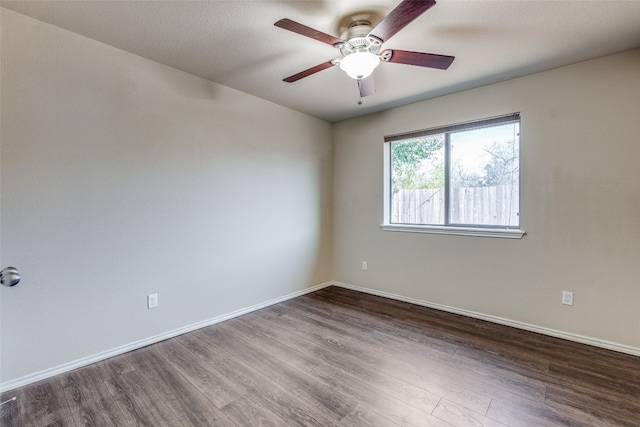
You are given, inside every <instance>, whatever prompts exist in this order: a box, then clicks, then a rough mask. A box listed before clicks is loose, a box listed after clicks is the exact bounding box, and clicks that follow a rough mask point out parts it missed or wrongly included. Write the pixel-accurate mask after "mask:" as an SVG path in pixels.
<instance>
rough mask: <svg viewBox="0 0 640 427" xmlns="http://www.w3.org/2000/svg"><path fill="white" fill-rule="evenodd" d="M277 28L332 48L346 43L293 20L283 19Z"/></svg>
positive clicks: (276, 24) (277, 24)
mask: <svg viewBox="0 0 640 427" xmlns="http://www.w3.org/2000/svg"><path fill="white" fill-rule="evenodd" d="M273 25H275V26H276V27H280V28H284V29H285V30H289V31H293V32H294V33H297V34H300V35H303V36H306V37H310V38H312V39H315V40H318V41H319V42H322V43H326V44H330V45H331V46H333V45H335V44H338V43H340V44H342V43H344V41H343V40H341V39H339V38H337V37H333V36H332V35H329V34H326V33H323V32H322V31H318V30H314V29H313V28H311V27H307V26H306V25H302V24H300V23H298V22H295V21H292V20H291V19H286V18H285V19H281V20H279V21H278V22H276V23H275V24H273Z"/></svg>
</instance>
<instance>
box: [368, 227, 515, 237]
mask: <svg viewBox="0 0 640 427" xmlns="http://www.w3.org/2000/svg"><path fill="white" fill-rule="evenodd" d="M380 228H382V229H383V230H384V231H401V232H406V233H429V234H452V235H454V236H477V237H500V238H503V239H522V236H524V235H525V231H524V230H516V229H513V228H474V227H446V226H438V225H415V224H382V225H381V226H380Z"/></svg>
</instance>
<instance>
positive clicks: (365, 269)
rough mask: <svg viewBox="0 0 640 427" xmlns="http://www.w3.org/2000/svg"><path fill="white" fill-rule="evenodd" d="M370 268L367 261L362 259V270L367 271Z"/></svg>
mask: <svg viewBox="0 0 640 427" xmlns="http://www.w3.org/2000/svg"><path fill="white" fill-rule="evenodd" d="M368 269H369V265H368V264H367V261H362V271H367V270H368Z"/></svg>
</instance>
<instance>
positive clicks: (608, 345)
mask: <svg viewBox="0 0 640 427" xmlns="http://www.w3.org/2000/svg"><path fill="white" fill-rule="evenodd" d="M333 285H334V286H338V287H340V288H345V289H351V290H354V291H359V292H364V293H367V294H371V295H377V296H380V297H385V298H390V299H394V300H398V301H404V302H408V303H411V304H416V305H421V306H423V307H428V308H433V309H436V310H441V311H446V312H449V313H454V314H460V315H463V316H467V317H473V318H475V319H480V320H486V321H488V322H492V323H498V324H500V325H506V326H511V327H514V328H518V329H523V330H525V331H530V332H537V333H539V334H543V335H549V336H552V337H556V338H562V339H565V340H569V341H575V342H579V343H582V344H588V345H591V346H594V347H600V348H605V349H607V350H613V351H617V352H620V353H626V354H631V355H633V356H640V348H637V347H631V346H628V345H624V344H619V343H615V342H610V341H605V340H600V339H596V338H591V337H585V336H583V335H577V334H572V333H569V332H563V331H558V330H555V329H549V328H544V327H541V326H536V325H531V324H528V323H522V322H517V321H514V320H510V319H505V318H502V317H498V316H491V315H488V314H482V313H477V312H475V311H469V310H463V309H460V308H455V307H449V306H446V305H442V304H436V303H432V302H428V301H423V300H419V299H416V298H410V297H405V296H402V295H396V294H392V293H389V292H383V291H378V290H375V289H370V288H364V287H361V286H355V285H350V284H348V283H341V282H335V281H334V282H333Z"/></svg>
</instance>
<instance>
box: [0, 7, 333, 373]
mask: <svg viewBox="0 0 640 427" xmlns="http://www.w3.org/2000/svg"><path fill="white" fill-rule="evenodd" d="M0 11H1V19H2V21H1V37H2V64H1V74H0V76H1V124H2V131H1V146H0V148H1V161H2V162H1V169H0V172H1V181H0V182H1V185H2V187H1V190H2V192H1V210H0V213H1V216H0V219H1V224H0V225H1V227H0V230H1V233H2V234H1V235H2V242H1V251H2V252H1V255H2V259H1V261H0V263H1V267H4V266H7V265H15V266H16V267H18V268H19V269H20V272H21V274H22V276H23V279H22V282H21V283H20V284H19V285H18V286H16V287H14V288H5V287H2V289H0V300H1V301H0V307H1V317H0V322H1V323H0V338H1V353H0V362H1V367H0V381H1V382H2V383H5V384H7V383H11V382H12V381H13V382H15V381H16V380H19V379H21V378H25V377H26V376H29V375H33V374H35V373H38V372H41V371H46V370H51V369H52V368H56V367H58V366H61V365H64V364H65V363H70V362H73V361H76V360H80V359H83V358H87V357H90V356H92V355H96V354H99V353H101V352H105V351H109V350H110V349H114V348H118V347H120V346H126V345H128V344H129V343H133V342H136V341H138V340H143V339H146V338H148V337H153V336H155V335H158V334H163V333H166V332H167V331H171V330H174V329H176V328H181V327H184V326H187V325H191V324H194V323H196V322H201V321H205V320H207V319H211V318H214V317H216V316H221V315H224V314H227V313H230V312H233V311H234V310H238V309H243V308H246V307H250V306H253V305H255V304H260V303H263V302H266V301H270V300H273V299H275V298H279V297H283V296H286V295H289V294H292V293H295V292H298V291H302V290H304V289H305V288H309V287H311V286H313V285H319V284H322V283H325V282H327V281H330V280H331V191H332V148H331V125H330V124H329V123H326V122H324V121H321V120H317V119H314V118H311V117H309V116H306V115H303V114H300V113H297V112H294V111H292V110H289V109H285V108H283V107H280V106H277V105H274V104H272V103H269V102H267V101H264V100H261V99H258V98H255V97H252V96H249V95H246V94H243V93H240V92H238V91H235V90H232V89H229V88H226V87H223V86H220V85H218V84H214V83H212V82H209V81H206V80H203V79H200V78H197V77H194V76H191V75H188V74H186V73H183V72H180V71H177V70H175V69H171V68H168V67H165V66H162V65H160V64H157V63H154V62H151V61H148V60H146V59H143V58H140V57H138V56H135V55H132V54H129V53H126V52H123V51H120V50H118V49H115V48H113V47H110V46H106V45H104V44H101V43H98V42H95V41H93V40H90V39H87V38H84V37H82V36H79V35H76V34H73V33H70V32H67V31H64V30H61V29H58V28H55V27H52V26H49V25H47V24H44V23H42V22H39V21H36V20H33V19H30V18H27V17H25V16H22V15H19V14H16V13H14V12H11V11H8V10H6V9H0ZM1 267H0V268H1ZM152 292H157V293H158V294H159V307H158V308H156V309H153V310H147V309H146V296H147V294H149V293H152Z"/></svg>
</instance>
